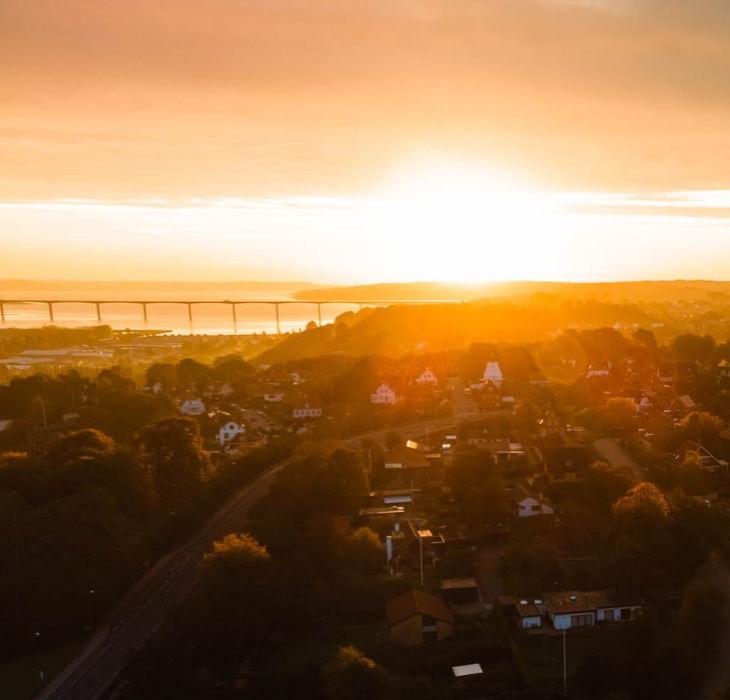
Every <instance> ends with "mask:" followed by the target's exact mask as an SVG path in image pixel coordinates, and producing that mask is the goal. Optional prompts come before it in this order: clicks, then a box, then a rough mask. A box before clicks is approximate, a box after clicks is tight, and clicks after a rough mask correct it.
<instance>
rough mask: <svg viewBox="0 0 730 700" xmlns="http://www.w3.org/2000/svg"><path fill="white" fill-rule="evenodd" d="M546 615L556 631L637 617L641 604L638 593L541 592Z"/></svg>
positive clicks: (642, 602) (629, 619) (627, 620)
mask: <svg viewBox="0 0 730 700" xmlns="http://www.w3.org/2000/svg"><path fill="white" fill-rule="evenodd" d="M543 599H544V601H545V607H546V608H547V616H548V619H549V621H550V623H551V625H552V626H553V627H554V628H555V629H556V630H564V629H573V628H576V627H586V626H593V625H596V624H599V623H602V622H630V621H632V620H636V619H637V618H638V617H639V616H640V615H641V611H642V609H643V607H644V601H643V600H641V598H639V597H638V596H634V597H624V598H616V597H614V596H613V595H611V594H610V593H609V592H608V591H558V592H552V593H544V594H543Z"/></svg>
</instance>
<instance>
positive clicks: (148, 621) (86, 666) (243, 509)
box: [36, 418, 454, 700]
mask: <svg viewBox="0 0 730 700" xmlns="http://www.w3.org/2000/svg"><path fill="white" fill-rule="evenodd" d="M453 425H454V420H453V418H440V419H434V420H429V421H421V422H419V423H412V424H410V425H404V426H398V427H394V428H388V429H385V430H377V431H372V432H369V433H364V434H362V435H357V436H355V437H352V438H349V439H347V440H345V443H346V444H348V445H350V446H355V445H356V444H357V443H358V442H359V441H360V440H363V439H372V440H381V441H382V440H383V438H384V437H385V435H386V434H387V433H388V432H390V431H391V430H392V431H394V432H397V433H400V434H401V435H407V436H409V437H420V436H421V435H424V434H426V433H427V432H429V431H433V430H442V429H445V428H450V427H452V426H453ZM291 461H292V459H291V458H290V459H287V460H284V461H282V462H279V463H277V464H274V465H272V466H271V467H269V468H268V469H267V470H266V471H264V472H263V473H262V474H261V475H259V476H258V477H257V478H256V479H255V480H254V481H252V482H250V483H249V484H247V485H245V486H243V487H242V488H241V489H239V490H238V491H237V492H236V493H235V494H234V495H233V496H232V497H231V498H230V499H229V500H228V501H227V502H226V503H225V504H224V505H222V506H221V508H220V509H219V510H218V511H217V512H216V513H214V514H213V516H212V517H211V518H210V519H209V520H208V522H207V523H206V525H205V526H204V527H203V529H202V530H201V531H200V532H199V533H198V534H197V535H195V536H194V537H193V539H191V540H190V541H189V542H188V543H187V544H185V545H183V546H182V547H180V548H179V549H177V550H175V551H174V552H172V553H170V554H169V555H167V556H166V557H164V558H163V559H161V560H160V561H159V562H158V563H157V564H156V565H155V566H154V567H153V568H152V569H151V570H149V571H148V572H147V573H146V574H145V575H144V576H143V577H142V579H140V580H139V581H138V583H137V584H136V585H135V586H134V587H133V588H132V590H131V591H130V592H129V594H128V595H127V596H126V597H125V598H124V600H123V601H122V602H121V603H120V604H119V605H118V606H117V608H116V609H115V610H114V611H113V612H112V613H111V614H110V615H109V616H108V617H107V619H106V620H105V622H104V623H103V624H102V625H101V627H100V628H99V630H98V631H97V632H96V634H95V635H94V637H93V638H92V639H91V640H90V641H89V643H88V644H87V646H86V647H85V648H84V649H83V650H82V652H81V653H80V654H79V655H78V656H77V657H76V658H75V659H74V660H73V661H72V662H71V663H70V664H69V665H68V666H67V667H66V668H65V669H64V670H63V671H62V672H61V673H60V674H59V676H57V677H56V678H55V679H54V680H53V681H52V682H51V683H49V684H48V685H47V686H46V687H45V688H44V689H43V690H42V691H41V692H40V693H39V694H38V695H37V696H36V700H98V699H99V698H102V697H103V696H104V695H105V694H106V693H108V692H109V691H110V690H111V689H112V688H113V686H114V683H115V682H116V681H117V679H118V678H119V675H120V673H121V672H122V670H123V669H124V665H125V663H126V657H127V655H128V654H129V653H130V652H131V651H133V650H134V649H135V648H137V647H139V646H140V645H141V644H143V643H144V642H145V641H146V640H147V639H148V638H149V637H150V636H151V635H152V634H153V633H154V632H155V630H156V629H157V628H158V627H159V626H160V625H161V624H162V622H163V621H164V619H165V617H166V616H167V615H168V614H169V613H170V612H171V611H172V610H173V608H174V607H175V605H177V604H178V603H179V602H180V601H181V600H182V599H183V598H184V597H185V595H186V594H187V593H189V592H190V590H191V589H192V587H193V586H194V584H195V582H196V579H197V572H198V564H199V562H200V560H201V559H202V558H203V555H204V554H205V553H206V552H207V551H210V549H211V546H212V543H213V542H214V541H215V540H218V539H220V538H222V537H223V536H225V535H226V534H228V533H230V532H234V531H236V530H238V529H240V528H241V527H243V525H244V524H245V520H246V516H247V513H248V510H249V508H250V507H251V506H252V505H253V504H254V503H255V502H256V501H257V500H258V499H259V498H261V496H262V495H263V494H264V493H266V491H267V490H268V488H269V486H270V485H271V483H272V481H273V480H274V479H275V477H276V475H277V474H278V473H279V472H280V471H281V470H282V469H283V468H284V466H286V465H287V464H289V463H290V462H291Z"/></svg>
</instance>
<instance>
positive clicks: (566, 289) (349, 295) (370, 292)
mask: <svg viewBox="0 0 730 700" xmlns="http://www.w3.org/2000/svg"><path fill="white" fill-rule="evenodd" d="M535 294H558V295H560V296H562V297H565V298H568V299H575V300H589V299H596V300H602V301H614V302H622V301H638V300H640V301H644V302H653V301H659V302H664V301H672V300H675V299H678V298H682V299H686V300H695V299H703V298H707V296H708V294H709V295H713V294H723V295H730V281H711V280H669V281H637V282H590V283H586V282H493V283H485V284H478V285H466V284H448V283H440V282H404V283H384V284H364V285H356V286H331V287H323V288H314V289H311V288H308V289H301V290H299V291H297V292H295V294H294V296H295V297H296V298H297V299H302V300H303V301H305V300H306V301H318V300H323V299H333V298H335V299H343V300H348V301H371V302H377V301H400V300H411V301H418V300H424V299H426V300H428V299H431V300H441V299H463V300H465V301H471V300H475V299H494V298H499V297H526V296H532V295H535Z"/></svg>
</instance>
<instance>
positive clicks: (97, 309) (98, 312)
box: [94, 301, 101, 323]
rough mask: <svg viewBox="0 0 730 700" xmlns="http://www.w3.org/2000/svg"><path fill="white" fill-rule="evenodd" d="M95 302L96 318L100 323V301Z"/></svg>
mask: <svg viewBox="0 0 730 700" xmlns="http://www.w3.org/2000/svg"><path fill="white" fill-rule="evenodd" d="M94 303H95V304H96V320H97V321H98V322H99V323H101V302H98V301H96V302H94Z"/></svg>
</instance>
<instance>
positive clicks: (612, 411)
mask: <svg viewBox="0 0 730 700" xmlns="http://www.w3.org/2000/svg"><path fill="white" fill-rule="evenodd" d="M636 413H637V407H636V404H635V403H634V401H633V399H629V398H623V397H619V396H614V397H612V398H610V399H608V401H606V406H605V408H604V409H603V411H602V418H603V422H604V424H605V426H606V430H608V432H610V433H612V434H614V435H625V434H626V433H629V432H631V431H633V430H634V429H635V428H636Z"/></svg>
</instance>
